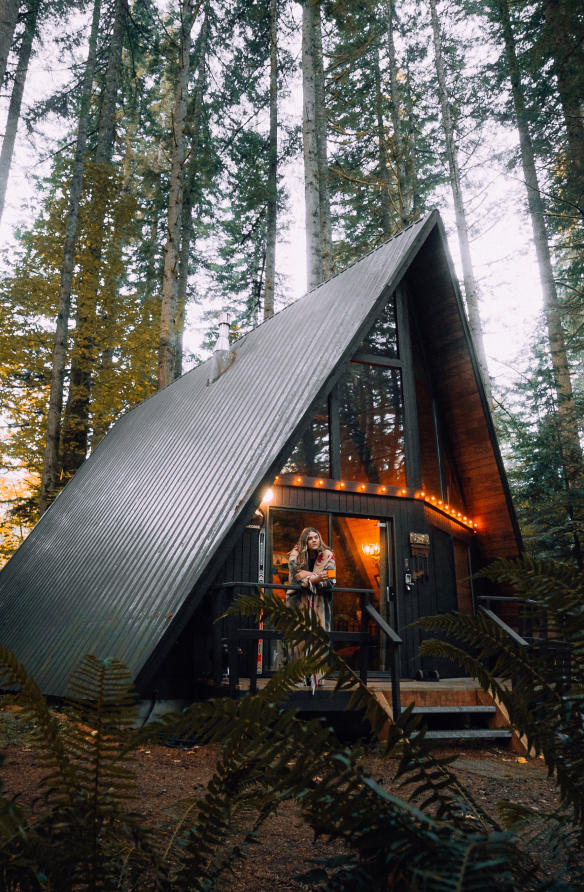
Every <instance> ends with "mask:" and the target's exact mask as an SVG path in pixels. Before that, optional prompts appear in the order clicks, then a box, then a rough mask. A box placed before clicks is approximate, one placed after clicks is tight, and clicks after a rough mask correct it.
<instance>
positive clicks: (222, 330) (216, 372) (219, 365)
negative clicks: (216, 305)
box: [207, 313, 235, 386]
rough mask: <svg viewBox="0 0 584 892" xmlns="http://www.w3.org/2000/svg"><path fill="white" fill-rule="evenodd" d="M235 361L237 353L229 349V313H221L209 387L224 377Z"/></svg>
mask: <svg viewBox="0 0 584 892" xmlns="http://www.w3.org/2000/svg"><path fill="white" fill-rule="evenodd" d="M234 359H235V353H232V351H231V350H230V349H229V313H221V315H220V316H219V337H218V338H217V343H216V344H215V348H214V350H213V356H212V357H211V365H210V367H209V377H208V378H207V386H209V384H213V383H214V382H215V381H216V380H217V378H220V377H221V375H224V374H225V372H226V371H227V369H228V368H229V366H230V365H231V364H232V363H233V360H234Z"/></svg>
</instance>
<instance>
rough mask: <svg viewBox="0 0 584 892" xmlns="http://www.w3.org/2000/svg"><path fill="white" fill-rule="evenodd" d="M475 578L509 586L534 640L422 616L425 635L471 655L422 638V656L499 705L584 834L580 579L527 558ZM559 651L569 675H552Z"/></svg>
mask: <svg viewBox="0 0 584 892" xmlns="http://www.w3.org/2000/svg"><path fill="white" fill-rule="evenodd" d="M479 575H481V576H483V577H485V578H487V579H489V580H491V581H493V582H497V583H500V584H507V585H509V584H511V585H513V586H514V589H515V592H516V595H517V598H518V600H519V602H520V603H523V604H524V605H525V608H526V609H528V610H529V612H530V615H531V619H532V621H533V622H534V624H535V626H536V628H537V629H538V631H539V637H537V638H535V639H534V640H533V643H530V644H529V645H528V646H527V647H523V646H521V645H519V644H516V643H514V642H513V641H511V640H510V638H509V637H508V636H507V634H506V633H505V631H504V630H503V629H501V628H500V627H499V626H497V625H496V624H495V623H494V622H493V621H492V620H490V619H489V618H488V617H487V616H485V615H483V614H479V615H478V616H477V617H475V618H473V617H469V616H462V615H461V614H448V615H445V616H436V617H423V618H422V619H421V620H419V621H418V623H417V624H418V625H419V626H420V627H422V628H423V629H424V630H425V631H427V632H439V633H441V634H446V635H448V636H451V637H454V638H458V639H459V640H460V641H462V642H464V643H465V644H466V645H470V647H471V648H473V649H475V651H476V656H471V655H470V654H469V653H468V652H467V651H466V650H464V649H463V648H461V647H456V646H455V645H453V644H451V643H448V642H444V641H438V640H427V641H424V643H423V644H422V648H421V654H422V655H432V656H441V657H444V658H447V659H451V660H453V661H455V662H457V663H458V665H459V666H461V667H462V668H463V669H464V671H465V672H466V673H468V674H469V675H471V676H474V677H476V678H477V679H478V680H479V682H480V684H481V685H482V687H483V688H484V689H485V690H489V691H491V693H492V694H493V695H494V696H495V697H496V698H497V699H498V700H500V701H501V702H502V703H503V704H504V706H505V707H506V709H507V711H508V713H509V716H510V720H511V723H512V725H513V727H514V728H515V729H516V730H517V732H518V734H520V735H521V736H525V738H526V739H527V743H528V746H529V747H530V748H533V750H534V751H535V752H536V753H538V754H539V753H541V754H542V755H543V756H544V758H545V762H546V765H547V767H548V771H549V773H550V775H551V776H555V778H556V781H557V784H558V788H559V792H560V796H561V803H562V807H563V808H569V809H571V810H572V813H573V818H574V821H575V822H576V823H577V824H578V825H579V826H580V827H581V829H582V830H584V727H583V719H582V716H583V714H584V576H583V575H582V574H580V573H579V572H578V571H577V570H576V569H575V568H573V567H566V566H565V565H563V564H558V563H556V562H554V561H551V560H549V561H534V560H533V559H532V558H530V557H528V556H524V557H522V558H518V559H516V560H513V561H508V560H500V561H496V562H495V563H494V564H492V565H491V566H490V567H487V568H486V569H484V570H483V571H481V573H480V574H479ZM542 629H543V630H545V631H543V632H542V631H541V630H542ZM560 649H561V650H562V652H563V653H565V654H567V655H568V658H569V660H568V661H569V665H570V673H569V675H568V674H566V673H565V672H563V671H559V672H558V671H557V664H556V659H555V655H557V653H558V651H559V650H560ZM489 661H491V662H493V661H494V665H493V666H492V668H487V666H488V665H489Z"/></svg>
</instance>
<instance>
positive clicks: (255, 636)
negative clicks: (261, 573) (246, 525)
mask: <svg viewBox="0 0 584 892" xmlns="http://www.w3.org/2000/svg"><path fill="white" fill-rule="evenodd" d="M237 587H242V588H254V589H256V588H260V589H262V588H266V589H287V590H288V591H290V590H293V591H305V588H304V587H303V586H301V585H293V584H286V583H279V584H278V583H273V582H267V583H263V582H244V581H243V580H242V581H239V582H237V581H234V582H223V583H220V584H219V585H217V586H215V588H217V589H230V588H237ZM334 591H336V592H343V593H351V594H355V595H359V596H360V600H361V631H360V632H342V631H336V632H329V633H328V635H329V640H330V641H331V643H332V642H334V641H342V642H351V643H355V644H361V654H360V657H361V659H360V663H361V666H360V672H359V674H360V676H361V681H362V682H363V684H365V685H367V670H368V661H369V644H370V641H371V636H370V635H369V630H368V627H367V614H368V615H369V616H370V617H371V618H372V619H373V620H374V622H376V623H377V625H378V626H379V628H380V629H381V631H382V632H383V633H384V635H385V636H386V638H387V639H388V643H389V649H390V666H391V668H390V674H391V696H392V708H393V715H394V718H398V717H399V715H400V714H401V700H400V685H399V680H400V671H399V653H398V647H399V646H400V645H401V644H402V639H401V638H400V637H399V635H398V634H397V633H396V632H395V631H394V629H392V628H391V626H390V625H389V624H388V623H387V622H386V621H385V620H384V619H383V617H382V616H381V614H380V613H378V612H377V610H376V609H375V608H374V607H373V605H372V604H370V603H369V596H370V595H373V594H375V590H374V589H354V588H337V587H336V586H335V588H334ZM282 638H283V635H282V634H281V633H279V632H274V631H273V630H270V629H265V630H264V629H236V630H233V631H230V632H228V633H227V641H228V654H229V656H228V659H229V667H230V668H229V692H230V695H231V696H235V693H236V687H237V684H238V682H239V673H238V671H237V642H238V641H259V640H272V641H273V640H281V639H282ZM255 660H256V657H255V656H253V659H252V665H251V667H250V680H249V687H250V693H251V694H254V693H255V692H256V691H257V673H256V665H255Z"/></svg>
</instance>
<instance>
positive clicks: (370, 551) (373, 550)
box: [361, 544, 379, 558]
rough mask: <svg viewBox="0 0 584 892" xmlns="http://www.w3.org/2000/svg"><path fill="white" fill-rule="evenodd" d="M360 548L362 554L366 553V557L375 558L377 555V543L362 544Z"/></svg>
mask: <svg viewBox="0 0 584 892" xmlns="http://www.w3.org/2000/svg"><path fill="white" fill-rule="evenodd" d="M361 549H362V551H363V554H366V555H367V557H371V558H377V557H379V545H377V544H374V545H362V546H361Z"/></svg>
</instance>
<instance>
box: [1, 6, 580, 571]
mask: <svg viewBox="0 0 584 892" xmlns="http://www.w3.org/2000/svg"><path fill="white" fill-rule="evenodd" d="M39 71H40V72H41V76H42V77H43V78H44V81H45V87H44V90H43V91H42V96H40V97H39V96H35V95H34V94H33V91H31V89H30V81H31V78H33V77H35V76H36V77H37V78H38V76H39ZM0 78H1V79H2V83H3V88H4V94H3V95H5V97H6V101H5V103H4V111H3V114H4V118H3V120H4V128H3V138H2V147H1V149H0V216H2V215H4V217H5V219H6V217H7V215H9V213H10V209H11V208H13V207H14V206H15V204H16V205H18V202H19V198H18V194H17V191H18V190H17V182H16V180H15V177H14V171H15V168H16V166H17V165H18V152H19V151H20V149H19V147H22V146H23V145H24V143H25V142H26V145H27V146H28V148H27V152H28V153H29V154H31V153H32V155H34V156H35V157H36V158H37V159H38V165H40V166H38V165H36V163H35V164H32V165H31V166H30V167H29V168H28V169H27V179H28V181H29V185H30V184H31V183H32V184H33V193H31V194H33V198H31V199H25V200H23V201H22V202H21V204H22V205H24V204H26V208H25V209H24V210H25V211H26V213H24V210H23V213H21V214H20V216H19V220H20V221H21V222H20V224H19V225H18V226H17V227H16V228H15V230H14V232H13V235H11V241H10V247H8V248H6V249H5V250H4V254H3V261H2V264H1V266H0V314H1V315H0V324H1V326H2V337H1V338H0V400H1V403H2V438H1V441H0V442H1V448H2V452H1V460H2V479H1V486H2V489H1V491H2V496H1V497H0V501H1V503H2V508H3V518H2V522H1V527H0V533H1V539H2V541H1V554H2V558H3V559H4V560H5V559H7V558H8V557H9V556H10V554H11V553H12V552H13V550H14V549H15V548H16V547H17V546H18V544H19V543H20V541H22V539H23V538H24V537H25V536H26V534H27V532H28V531H29V530H30V529H31V527H32V526H33V525H34V523H35V522H36V521H37V520H38V518H39V516H40V514H42V512H43V511H44V510H46V508H47V506H48V505H49V504H50V502H51V501H52V499H54V498H55V496H56V495H57V494H58V492H59V491H60V489H62V487H63V486H64V485H66V483H67V481H68V480H69V479H70V478H71V476H72V475H73V474H74V473H75V471H76V470H77V469H78V468H79V467H80V466H81V464H82V463H83V461H84V460H85V459H86V457H87V456H88V455H89V454H90V453H91V451H92V450H93V449H94V448H95V447H96V446H97V444H98V443H99V441H100V440H101V438H102V437H103V436H104V435H105V433H106V432H107V431H108V429H109V428H110V427H111V425H112V424H113V423H114V422H115V420H116V419H117V418H119V417H120V415H121V414H123V413H124V412H126V411H127V410H128V409H130V408H131V407H132V406H134V405H136V404H137V403H138V402H139V401H141V400H143V399H144V398H146V397H147V396H149V395H150V394H151V393H153V392H154V391H155V390H156V389H157V388H160V387H164V386H166V385H168V384H169V383H171V382H172V381H173V380H174V379H175V378H176V377H178V376H179V375H180V374H182V373H183V372H184V371H186V370H187V369H189V368H191V367H192V366H193V365H195V364H197V363H198V362H200V361H201V359H203V358H205V357H206V355H208V350H209V349H210V348H211V347H212V345H213V344H214V342H215V340H216V338H217V331H218V328H217V324H218V314H219V312H220V311H223V310H227V311H229V312H230V314H231V320H232V329H231V331H232V335H233V337H235V336H237V335H238V334H240V333H242V332H245V331H246V330H248V329H249V328H251V327H253V326H255V325H257V324H259V323H260V322H261V321H262V320H263V319H264V318H267V317H269V316H271V315H272V314H273V313H274V312H275V311H277V310H278V309H279V308H281V307H283V306H284V305H285V304H286V303H287V302H289V301H290V300H291V299H292V298H293V297H294V296H298V295H293V294H292V293H291V287H290V282H289V276H288V275H287V270H286V268H285V264H283V262H282V246H283V244H284V243H285V242H286V239H287V238H288V235H287V232H288V229H289V227H290V223H291V220H292V219H293V218H294V214H295V213H296V211H297V209H298V208H299V207H300V205H301V210H300V212H299V213H300V215H301V216H302V219H303V222H304V224H305V232H306V238H305V239H304V233H302V237H301V239H300V240H299V239H298V237H297V232H296V230H295V231H294V232H293V233H292V235H291V236H290V240H291V245H289V250H288V254H289V255H290V254H291V256H294V257H297V258H298V261H297V265H299V266H301V267H302V268H304V263H305V264H306V277H307V281H306V286H307V288H308V289H309V290H310V289H311V288H313V287H315V286H316V285H318V284H319V283H320V282H322V281H326V280H327V279H328V278H330V277H331V276H332V275H333V274H334V273H335V272H338V271H340V270H342V269H343V268H345V267H346V266H347V265H348V264H350V263H352V262H354V261H355V260H357V259H359V258H360V257H362V256H363V255H364V254H365V253H367V252H368V251H370V250H371V249H372V248H374V247H376V246H377V245H378V244H380V243H381V242H382V241H384V240H385V239H387V238H389V237H391V236H393V235H395V234H396V233H398V232H399V231H400V230H402V229H403V228H404V227H406V226H408V225H409V224H410V223H412V222H413V221H415V220H416V219H418V218H419V217H420V215H421V214H423V213H425V212H426V211H427V210H429V209H430V208H432V207H434V206H438V207H439V208H440V209H441V210H444V209H446V212H447V216H448V219H451V220H452V227H451V229H452V231H451V232H450V233H449V235H450V238H451V242H452V245H453V248H454V250H455V253H456V255H457V257H459V258H460V273H461V287H462V292H463V297H464V299H465V303H466V310H467V314H468V319H469V325H470V330H471V333H472V336H473V339H474V343H475V347H476V351H477V355H478V358H479V364H480V367H481V372H482V375H483V378H484V382H485V386H486V389H487V393H488V396H489V399H490V400H491V405H492V410H493V414H494V417H495V422H496V425H497V427H498V431H499V435H500V440H501V445H502V451H503V456H504V459H505V462H506V466H507V471H508V474H509V477H510V482H511V486H512V490H513V494H514V500H515V505H516V508H517V511H518V514H519V517H520V522H521V525H522V531H523V535H524V540H525V544H526V548H527V550H528V551H529V552H530V553H531V554H533V555H534V556H535V557H538V558H539V557H550V556H553V557H556V558H563V559H569V560H573V561H575V562H576V563H577V564H578V565H579V567H580V569H583V567H584V558H583V557H582V545H581V540H582V535H583V533H584V517H583V514H584V500H583V489H582V473H583V458H582V422H583V413H584V398H583V394H582V383H583V382H582V358H583V355H584V335H583V330H582V321H581V320H582V314H583V311H584V275H583V261H584V248H583V234H584V218H583V215H584V10H583V8H582V5H581V3H580V2H577V0H530V2H527V0H514V2H510V0H484V2H482V3H476V2H474V0H450V2H448V3H446V2H443V0H440V2H439V0H322V2H313V0H230V2H229V0H196V2H195V0H169V2H164V3H163V2H161V0H52V2H48V0H0ZM486 159H490V160H492V159H496V161H497V165H498V167H499V169H500V170H501V171H503V172H504V173H505V175H506V176H507V177H508V178H509V179H510V180H513V181H514V183H515V186H516V193H515V194H516V195H517V196H518V213H519V214H520V215H521V218H522V220H523V221H524V223H525V226H526V228H527V229H526V231H527V232H528V236H529V240H530V243H531V249H532V256H533V258H534V259H533V263H534V265H535V266H536V275H537V279H538V281H539V285H540V287H541V294H542V305H541V306H542V309H540V307H539V304H538V301H537V299H535V298H534V302H533V322H534V327H533V331H534V332H535V335H534V337H533V338H532V343H530V344H529V345H528V349H526V350H525V351H524V355H523V357H522V367H521V370H520V374H515V375H513V376H511V377H508V378H507V379H506V380H505V381H504V382H503V383H501V381H500V380H495V379H493V378H492V377H491V375H490V372H489V360H492V359H493V357H492V356H489V357H487V354H486V350H485V347H484V328H485V312H484V304H482V301H484V297H485V295H484V286H483V285H482V284H481V276H480V275H478V273H477V260H476V256H474V255H475V254H476V249H475V247H474V245H475V243H476V240H477V238H478V237H479V236H480V235H481V233H484V232H485V231H488V229H489V227H496V226H498V225H499V224H500V221H501V218H502V215H503V214H504V211H505V209H504V208H502V207H500V206H499V203H498V201H499V199H498V196H499V195H500V193H499V192H497V190H496V189H495V188H494V187H493V183H492V181H490V180H489V174H488V171H487V167H486V166H485V165H486ZM41 162H42V163H41ZM39 170H41V171H42V173H38V171H39ZM296 174H298V176H296ZM7 199H8V201H7ZM23 220H24V222H22V221H23ZM4 228H6V227H4ZM189 319H191V320H193V319H196V322H195V323H194V325H195V327H196V335H195V336H193V323H191V325H190V326H189V324H188V323H189ZM491 364H492V363H491Z"/></svg>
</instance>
